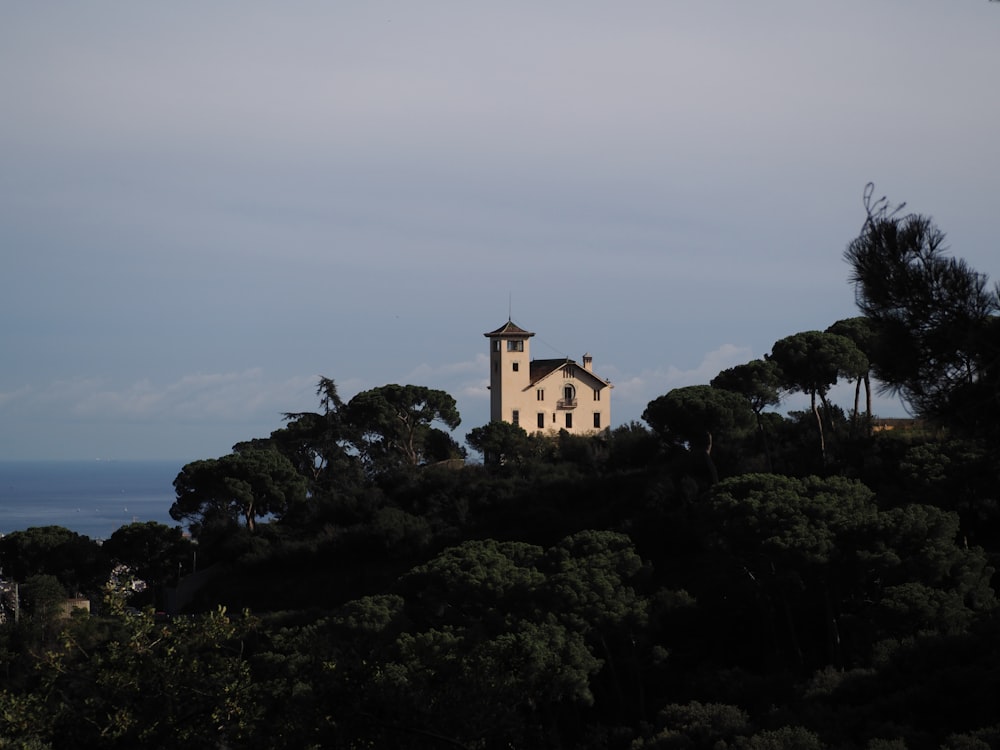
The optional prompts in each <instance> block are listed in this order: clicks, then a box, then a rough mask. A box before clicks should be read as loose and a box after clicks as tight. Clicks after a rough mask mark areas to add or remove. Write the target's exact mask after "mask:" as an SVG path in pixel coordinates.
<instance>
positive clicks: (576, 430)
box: [483, 320, 614, 435]
mask: <svg viewBox="0 0 1000 750" xmlns="http://www.w3.org/2000/svg"><path fill="white" fill-rule="evenodd" d="M483 335H484V336H486V338H488V339H489V340H490V419H491V420H492V421H494V422H499V421H503V422H510V423H512V424H516V425H519V426H520V427H522V428H523V429H524V430H525V431H526V432H528V433H534V432H558V431H559V430H566V431H567V432H570V433H573V434H576V435H585V434H588V433H594V432H599V431H601V430H606V429H608V428H609V427H610V426H611V389H612V388H613V387H614V386H612V385H611V383H610V382H609V381H608V380H606V379H604V378H600V377H598V376H597V375H595V374H594V371H593V357H591V356H590V355H589V354H584V355H583V364H577V363H576V362H575V361H574V360H572V359H568V358H566V359H535V360H533V359H532V358H531V341H530V339H531V337H532V336H534V335H535V334H534V333H532V332H531V331H526V330H524V329H523V328H520V327H518V326H517V325H515V324H514V323H512V322H511V321H510V320H508V321H507V322H506V323H504V324H503V325H502V326H500V327H499V328H497V329H496V330H495V331H490V332H489V333H484V334H483Z"/></svg>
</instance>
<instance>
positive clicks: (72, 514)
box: [0, 461, 183, 539]
mask: <svg viewBox="0 0 1000 750" xmlns="http://www.w3.org/2000/svg"><path fill="white" fill-rule="evenodd" d="M182 467H183V464H182V463H180V462H177V461H0V534H9V533H10V532H12V531H19V530H22V529H26V528H28V527H30V526H65V527H66V528H67V529H70V530H72V531H75V532H77V533H78V534H84V535H85V536H89V537H90V538H91V539H107V538H108V537H109V536H111V534H112V533H113V532H114V531H115V530H116V529H118V528H119V527H121V526H123V525H124V524H128V523H132V522H133V521H158V522H160V523H164V524H167V525H168V526H177V525H178V524H177V522H176V521H174V520H173V519H172V518H170V512H169V511H170V506H171V505H172V504H173V502H174V488H173V481H174V477H176V476H177V474H178V472H180V470H181V468H182Z"/></svg>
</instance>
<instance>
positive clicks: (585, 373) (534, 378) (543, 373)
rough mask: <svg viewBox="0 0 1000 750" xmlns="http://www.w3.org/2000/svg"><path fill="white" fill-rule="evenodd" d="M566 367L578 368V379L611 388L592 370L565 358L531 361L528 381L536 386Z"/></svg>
mask: <svg viewBox="0 0 1000 750" xmlns="http://www.w3.org/2000/svg"><path fill="white" fill-rule="evenodd" d="M566 365H573V366H574V367H576V368H577V371H576V374H577V377H581V378H584V379H590V380H593V381H594V382H596V383H598V384H600V385H601V386H602V387H603V386H610V385H611V383H609V382H608V381H607V380H604V379H602V378H599V377H598V376H597V375H595V374H594V373H593V372H591V371H590V370H587V369H585V368H583V367H581V366H580V365H578V364H577V362H576V360H573V359H569V358H568V357H563V358H562V359H533V360H531V368H530V370H529V371H528V379H529V380H530V381H531V385H534V384H535V383H537V382H538V381H539V380H541V379H542V378H545V377H548V376H549V375H551V374H552V373H553V372H555V371H556V370H559V369H561V368H562V367H564V366H566Z"/></svg>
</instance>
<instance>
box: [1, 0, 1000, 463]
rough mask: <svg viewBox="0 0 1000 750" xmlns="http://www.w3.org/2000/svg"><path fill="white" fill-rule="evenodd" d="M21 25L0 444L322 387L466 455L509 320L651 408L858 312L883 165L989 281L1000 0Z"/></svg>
mask: <svg viewBox="0 0 1000 750" xmlns="http://www.w3.org/2000/svg"><path fill="white" fill-rule="evenodd" d="M3 14H4V22H3V24H2V25H0V102H2V113H3V115H2V117H0V262H2V265H0V460H21V459H81V458H86V459H89V458H114V459H167V460H178V461H179V462H186V461H190V460H196V459H200V458H212V457H217V456H221V455H224V454H226V453H228V452H229V451H230V449H231V447H232V446H233V444H235V443H237V442H239V441H242V440H248V439H251V438H254V437H265V436H267V435H268V434H270V432H271V431H272V430H275V429H277V428H279V427H281V425H282V424H283V421H282V414H283V413H285V412H296V411H314V410H318V408H319V400H318V398H317V396H316V386H317V382H318V379H319V377H320V376H325V377H329V378H332V379H333V380H334V381H335V382H336V383H337V385H338V388H339V391H340V394H341V396H343V397H344V398H345V400H346V399H348V398H350V397H351V396H353V395H354V394H356V393H358V392H359V391H362V390H366V389H368V388H374V387H377V386H380V385H385V384H388V383H413V384H416V385H423V386H427V387H430V388H437V389H441V390H445V391H447V392H448V393H450V394H451V395H452V396H454V398H455V399H456V401H457V403H458V407H459V410H460V412H461V414H462V425H461V426H460V427H459V428H458V430H456V432H455V437H456V438H457V439H458V440H459V442H463V441H464V436H465V435H466V434H467V432H468V431H469V430H470V429H472V428H473V427H477V426H480V425H482V424H485V423H486V422H487V421H488V420H489V394H488V391H487V389H486V386H487V384H488V378H489V373H488V368H487V344H488V341H487V339H485V338H484V337H483V333H485V332H487V331H491V330H493V329H495V328H497V327H498V326H500V325H502V324H503V323H504V322H505V321H506V320H507V318H508V316H510V317H511V318H512V319H513V320H514V322H516V323H517V324H519V325H521V326H522V327H524V328H527V329H529V330H531V331H534V332H535V333H536V336H535V337H534V338H533V339H532V354H533V355H534V356H535V357H539V358H550V357H561V356H569V357H572V358H574V359H577V360H579V358H580V357H581V355H582V354H583V353H584V352H589V353H591V354H592V355H593V357H594V370H595V372H597V373H598V374H599V375H601V376H603V377H607V378H609V379H610V380H611V381H612V383H613V384H614V386H615V388H614V391H613V401H612V418H613V422H614V424H616V425H617V424H622V423H626V422H629V421H632V420H637V419H639V418H640V415H641V414H642V411H643V409H644V408H645V406H646V404H647V403H648V402H649V401H650V400H652V399H654V398H656V397H658V396H660V395H663V394H664V393H666V392H668V391H669V390H671V389H672V388H676V387H681V386H685V385H696V384H703V383H707V382H708V381H709V380H711V378H712V377H714V376H715V375H716V374H718V372H719V371H721V370H723V369H725V368H727V367H732V366H734V365H737V364H741V363H744V362H747V361H749V360H751V359H755V358H758V357H761V356H763V355H765V354H766V353H768V352H769V351H770V349H771V346H772V344H773V343H774V342H775V341H776V340H778V339H780V338H783V337H784V336H787V335H790V334H793V333H796V332H798V331H803V330H813V329H824V328H826V327H827V326H829V325H830V324H831V323H833V322H835V321H836V320H839V319H842V318H846V317H852V316H854V315H856V314H857V308H856V307H855V304H854V293H853V289H852V287H851V285H850V284H849V282H848V274H849V269H848V267H847V264H846V263H845V262H844V260H843V251H844V248H845V247H846V245H847V243H848V242H850V240H851V239H852V238H853V237H855V236H856V235H857V234H858V231H859V230H860V228H861V225H862V221H863V219H864V211H863V206H862V195H863V191H864V186H865V184H866V183H868V182H869V181H871V182H874V183H875V190H876V193H877V194H878V195H887V196H888V197H889V198H890V200H892V201H893V202H903V201H905V202H906V203H907V208H908V209H909V210H912V211H915V212H919V213H922V214H927V215H930V216H932V217H933V219H934V221H935V222H936V223H937V225H938V226H939V227H940V228H941V229H942V230H943V231H944V232H945V233H946V234H947V236H948V241H949V245H950V247H951V250H952V252H953V253H954V254H955V255H957V256H959V257H962V258H965V259H966V260H967V261H968V262H969V263H970V264H971V265H972V266H973V267H974V268H976V269H977V270H978V271H981V272H983V273H986V274H988V275H989V276H990V277H991V278H992V279H997V278H1000V253H997V252H996V249H997V248H996V240H995V238H996V237H997V236H998V235H1000V210H998V209H997V202H998V198H1000V145H998V139H997V123H1000V97H998V96H997V93H996V92H997V71H998V70H1000V3H990V2H987V1H986V0H876V1H875V2H873V1H872V0H843V1H842V2H838V3H806V2H802V0H763V2H758V3H726V2H722V3H707V2H703V1H702V0H657V1H656V2H652V1H650V2H647V1H644V0H636V1H634V2H629V3H614V4H612V3H599V2H589V1H588V0H575V1H574V2H569V1H568V0H554V1H553V2H547V3H536V2H530V3H529V2H521V1H520V0H507V1H506V2H503V3H469V2H459V1H457V0H455V1H453V2H452V1H432V2H425V3H413V2H380V1H379V0H366V1H365V2H337V3H328V2H318V1H316V2H306V1H297V0H292V1H290V2H286V3H280V4H278V3H270V2H258V1H257V0H238V1H236V0H231V1H227V0H217V1H215V2H211V3H205V2H194V1H193V0H177V1H175V2H171V3H117V2H115V3H113V2H105V1H104V0H95V1H94V2H88V3H72V2H59V1H58V0H53V1H52V2H45V3H8V4H5V6H4V12H3ZM852 392H853V391H852V389H849V388H840V389H838V391H837V394H838V399H839V401H838V402H839V403H840V404H841V405H843V406H845V407H847V406H849V405H850V401H851V398H850V395H849V393H852ZM796 403H797V402H796V400H795V398H794V397H791V398H789V399H788V400H786V402H785V403H784V404H783V405H782V407H780V409H779V410H781V411H785V410H787V409H791V408H796ZM799 408H800V407H799ZM875 410H876V413H878V414H880V415H881V416H903V415H905V410H904V409H903V406H902V405H901V404H899V403H898V402H897V401H894V400H893V399H891V398H880V399H879V400H878V401H877V402H876V409H875Z"/></svg>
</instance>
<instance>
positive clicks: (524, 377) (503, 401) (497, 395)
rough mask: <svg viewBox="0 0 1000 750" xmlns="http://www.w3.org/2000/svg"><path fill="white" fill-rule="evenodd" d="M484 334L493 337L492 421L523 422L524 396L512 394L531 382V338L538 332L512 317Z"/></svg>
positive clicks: (491, 354) (491, 358) (491, 369)
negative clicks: (518, 323)
mask: <svg viewBox="0 0 1000 750" xmlns="http://www.w3.org/2000/svg"><path fill="white" fill-rule="evenodd" d="M483 335H484V336H486V337H487V338H488V339H489V340H490V421H491V422H500V421H504V422H511V423H513V424H520V411H519V409H518V402H519V401H520V399H518V398H512V396H513V394H520V393H523V392H524V391H525V390H526V389H527V388H528V386H529V385H530V384H531V342H530V341H529V339H530V338H531V337H532V336H534V335H535V334H534V333H532V332H531V331H526V330H524V329H523V328H520V327H518V326H516V325H514V323H512V322H511V320H510V319H509V318H508V319H507V322H506V323H504V324H503V325H502V326H500V327H499V328H497V329H496V330H495V331H490V332H489V333H484V334H483ZM505 397H506V398H505Z"/></svg>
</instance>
